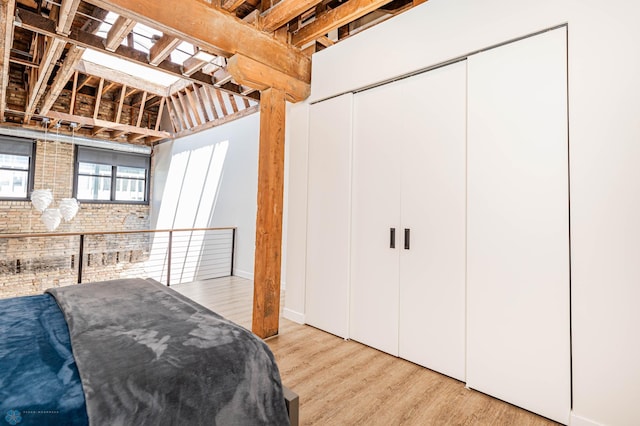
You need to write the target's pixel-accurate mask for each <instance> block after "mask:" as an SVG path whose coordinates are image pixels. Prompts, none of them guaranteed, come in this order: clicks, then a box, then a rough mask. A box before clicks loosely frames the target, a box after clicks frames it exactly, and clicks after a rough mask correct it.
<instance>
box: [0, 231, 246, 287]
mask: <svg viewBox="0 0 640 426" xmlns="http://www.w3.org/2000/svg"><path fill="white" fill-rule="evenodd" d="M235 235H236V228H232V227H228V228H189V229H165V230H137V231H114V232H85V233H63V234H60V233H58V234H56V233H46V234H45V233H43V234H0V297H11V296H20V295H26V294H35V293H40V292H41V291H42V290H44V289H46V288H49V287H56V286H61V285H69V284H75V283H87V282H95V281H104V280H109V279H117V278H132V277H139V278H153V279H156V280H157V281H160V282H161V283H163V284H166V285H171V284H178V283H183V282H191V281H198V280H205V279H211V278H219V277H223V276H229V275H232V273H233V261H234V252H235Z"/></svg>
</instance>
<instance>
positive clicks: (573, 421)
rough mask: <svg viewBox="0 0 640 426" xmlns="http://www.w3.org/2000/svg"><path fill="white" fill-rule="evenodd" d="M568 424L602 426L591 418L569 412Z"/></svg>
mask: <svg viewBox="0 0 640 426" xmlns="http://www.w3.org/2000/svg"><path fill="white" fill-rule="evenodd" d="M569 424H570V425H571V426H602V425H601V424H600V423H596V422H594V421H593V420H589V419H585V418H584V417H580V416H577V415H575V414H574V413H571V421H570V423H569Z"/></svg>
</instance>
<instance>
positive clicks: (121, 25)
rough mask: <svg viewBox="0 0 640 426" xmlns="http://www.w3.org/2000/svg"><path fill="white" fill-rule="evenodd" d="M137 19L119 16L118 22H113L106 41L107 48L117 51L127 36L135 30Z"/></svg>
mask: <svg viewBox="0 0 640 426" xmlns="http://www.w3.org/2000/svg"><path fill="white" fill-rule="evenodd" d="M136 23H137V22H136V21H134V20H133V19H129V18H125V17H123V16H118V19H116V22H114V23H113V25H112V26H111V29H110V30H109V33H107V40H106V41H105V43H104V47H105V49H107V50H108V51H110V52H115V51H116V49H117V48H118V46H120V44H121V43H122V42H123V41H124V39H125V38H127V36H128V35H129V33H130V32H131V31H133V27H135V26H136Z"/></svg>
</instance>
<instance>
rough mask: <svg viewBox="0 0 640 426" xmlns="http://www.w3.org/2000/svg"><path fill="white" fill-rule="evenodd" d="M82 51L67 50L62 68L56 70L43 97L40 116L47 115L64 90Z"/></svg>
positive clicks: (81, 49)
mask: <svg viewBox="0 0 640 426" xmlns="http://www.w3.org/2000/svg"><path fill="white" fill-rule="evenodd" d="M84 51H85V49H84V48H82V47H77V46H74V47H72V48H70V49H69V51H68V52H67V56H66V58H65V60H64V63H63V64H62V67H61V68H60V69H59V70H58V73H57V74H56V77H55V79H54V80H53V83H52V84H51V87H50V88H49V92H47V95H46V96H45V97H44V100H43V103H42V107H41V108H40V114H41V115H47V113H48V112H49V110H51V107H52V106H53V104H54V103H55V101H56V99H58V97H59V96H60V93H62V89H64V86H65V85H66V84H67V82H68V81H69V79H70V78H71V76H72V75H73V73H74V71H75V70H76V65H77V63H78V62H79V61H80V59H81V58H82V54H83V53H84Z"/></svg>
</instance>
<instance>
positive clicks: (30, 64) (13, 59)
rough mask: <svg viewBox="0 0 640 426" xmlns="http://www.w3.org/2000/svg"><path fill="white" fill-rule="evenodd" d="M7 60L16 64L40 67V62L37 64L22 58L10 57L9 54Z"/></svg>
mask: <svg viewBox="0 0 640 426" xmlns="http://www.w3.org/2000/svg"><path fill="white" fill-rule="evenodd" d="M9 62H11V63H14V64H18V65H24V66H25V67H29V68H40V64H37V63H35V62H30V61H25V60H24V59H20V58H16V57H11V56H9Z"/></svg>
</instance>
